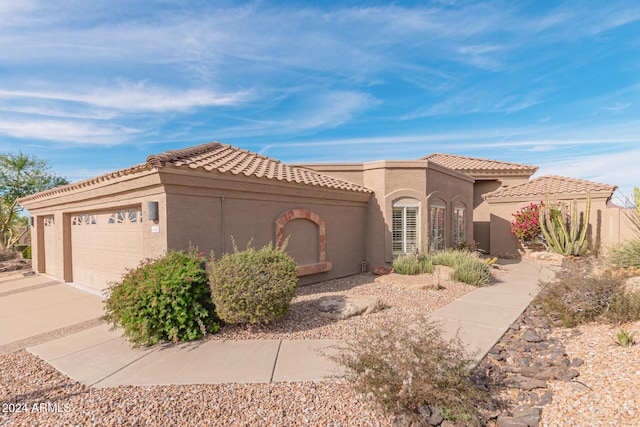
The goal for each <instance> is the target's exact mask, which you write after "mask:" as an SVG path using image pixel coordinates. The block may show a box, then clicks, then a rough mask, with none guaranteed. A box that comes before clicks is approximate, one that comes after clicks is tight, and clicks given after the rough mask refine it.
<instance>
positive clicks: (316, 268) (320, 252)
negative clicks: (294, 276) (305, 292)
mask: <svg viewBox="0 0 640 427" xmlns="http://www.w3.org/2000/svg"><path fill="white" fill-rule="evenodd" d="M298 219H302V220H308V221H311V222H312V223H314V224H315V225H316V227H317V230H318V231H317V232H318V234H317V251H316V253H317V260H315V262H312V263H305V264H303V265H298V276H306V275H309V274H317V273H322V272H325V271H329V270H331V267H332V265H331V262H328V261H327V251H326V247H327V229H326V225H325V222H324V220H323V219H322V218H321V217H320V215H318V214H317V213H315V212H312V211H310V210H308V209H302V208H296V209H290V210H288V211H286V212H283V213H282V214H281V215H280V216H279V217H278V218H277V219H276V222H275V225H276V239H275V240H276V245H277V246H278V247H279V248H281V247H282V245H284V242H285V240H286V238H287V236H286V235H285V226H286V225H287V223H289V222H291V221H293V220H298ZM293 256H294V258H295V255H293Z"/></svg>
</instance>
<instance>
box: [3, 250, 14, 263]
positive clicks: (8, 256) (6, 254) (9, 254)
mask: <svg viewBox="0 0 640 427" xmlns="http://www.w3.org/2000/svg"><path fill="white" fill-rule="evenodd" d="M17 256H18V253H17V252H16V251H14V250H13V249H11V248H5V249H0V262H3V261H10V260H12V259H15V258H16V257H17Z"/></svg>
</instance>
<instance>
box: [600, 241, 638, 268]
mask: <svg viewBox="0 0 640 427" xmlns="http://www.w3.org/2000/svg"><path fill="white" fill-rule="evenodd" d="M608 258H609V262H610V263H611V265H613V266H616V267H622V268H640V239H633V240H628V241H626V242H623V243H621V244H619V245H616V246H614V247H613V248H611V252H610V254H609V257H608Z"/></svg>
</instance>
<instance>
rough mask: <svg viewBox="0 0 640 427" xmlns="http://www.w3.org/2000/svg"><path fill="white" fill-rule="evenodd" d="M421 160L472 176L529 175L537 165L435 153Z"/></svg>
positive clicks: (535, 169) (536, 168)
mask: <svg viewBox="0 0 640 427" xmlns="http://www.w3.org/2000/svg"><path fill="white" fill-rule="evenodd" d="M422 160H430V161H432V162H434V163H437V164H439V165H441V166H444V167H446V168H449V169H453V170H455V171H458V172H462V173H466V174H469V175H472V176H473V175H493V174H500V175H504V174H514V173H517V174H528V175H529V176H531V175H533V174H534V173H535V172H536V171H537V170H538V167H537V166H531V165H523V164H519V163H509V162H501V161H498V160H490V159H479V158H475V157H465V156H456V155H453V154H441V153H435V154H430V155H428V156H426V157H423V158H422Z"/></svg>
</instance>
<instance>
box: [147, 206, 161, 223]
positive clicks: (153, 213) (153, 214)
mask: <svg viewBox="0 0 640 427" xmlns="http://www.w3.org/2000/svg"><path fill="white" fill-rule="evenodd" d="M147 217H148V218H149V221H158V220H159V219H160V214H159V212H158V202H147Z"/></svg>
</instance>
